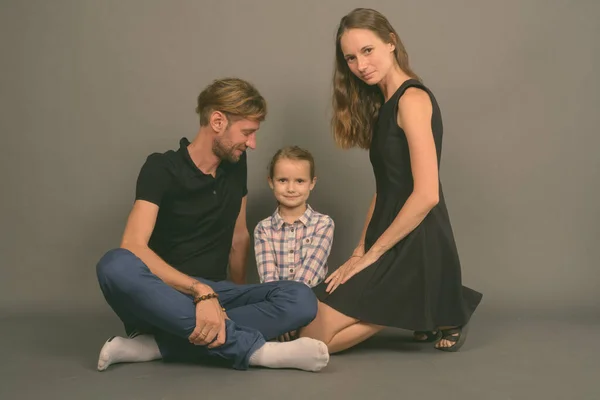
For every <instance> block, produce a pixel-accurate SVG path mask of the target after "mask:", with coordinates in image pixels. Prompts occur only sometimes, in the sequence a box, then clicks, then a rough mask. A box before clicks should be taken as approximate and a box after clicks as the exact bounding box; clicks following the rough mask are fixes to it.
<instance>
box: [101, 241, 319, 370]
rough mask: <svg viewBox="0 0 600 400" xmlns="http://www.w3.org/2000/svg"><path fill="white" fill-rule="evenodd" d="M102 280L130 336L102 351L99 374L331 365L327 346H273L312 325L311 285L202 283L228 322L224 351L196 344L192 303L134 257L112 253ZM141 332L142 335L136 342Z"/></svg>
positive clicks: (310, 342) (311, 343)
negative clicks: (143, 366)
mask: <svg viewBox="0 0 600 400" xmlns="http://www.w3.org/2000/svg"><path fill="white" fill-rule="evenodd" d="M97 275H98V280H99V283H100V288H101V289H102V292H103V294H104V297H105V298H106V301H107V302H108V304H109V305H110V306H111V308H112V309H113V310H114V311H115V313H116V314H117V315H118V316H119V318H120V319H121V320H122V321H123V323H124V324H125V329H126V331H127V334H128V335H129V336H130V337H129V338H122V337H113V338H111V339H109V340H108V341H107V342H106V343H105V344H104V347H103V348H102V350H101V352H100V357H99V360H98V369H99V370H101V371H102V370H104V369H106V368H108V367H109V366H110V365H111V364H114V363H118V362H140V361H150V360H156V359H161V358H162V359H163V360H165V361H188V362H189V361H192V362H193V361H199V360H205V359H207V358H214V357H216V358H221V359H225V360H229V361H230V362H231V366H232V367H233V368H236V369H242V370H243V369H247V368H248V367H249V366H263V367H269V368H296V369H302V370H306V371H319V370H321V369H322V368H324V367H325V366H326V365H327V363H328V361H329V354H328V351H327V346H326V345H325V344H324V343H323V342H320V341H318V340H314V339H309V338H301V339H298V340H294V341H291V342H285V343H279V342H268V341H269V340H271V339H274V338H276V337H278V336H279V335H282V334H284V333H287V332H290V331H293V330H296V329H298V328H299V327H302V326H305V325H307V324H308V323H310V322H311V321H312V320H313V319H314V318H315V316H316V313H317V300H316V297H315V296H314V294H313V292H312V290H311V289H310V288H309V287H307V286H306V285H304V284H302V283H298V282H292V281H281V282H271V283H265V284H260V285H236V284H234V283H231V282H226V281H222V282H211V281H207V280H203V279H200V278H197V279H198V280H199V281H200V282H202V283H204V284H206V285H208V286H210V287H211V288H212V289H213V290H214V292H215V293H216V294H217V295H218V296H219V297H218V299H219V301H220V303H221V305H222V306H223V308H224V309H225V310H226V313H227V316H228V317H229V319H226V320H225V330H226V337H225V342H224V344H223V345H221V346H218V347H214V348H210V346H200V345H194V344H192V343H191V342H190V340H189V337H190V335H191V334H192V332H193V331H194V329H195V327H196V305H194V303H193V301H192V297H191V296H189V295H186V294H183V293H181V292H179V291H177V290H175V289H173V288H171V287H170V286H168V285H167V284H165V283H164V282H163V281H162V280H160V279H159V278H158V277H157V276H156V275H154V274H153V273H152V272H150V270H149V269H148V267H147V266H146V265H145V264H144V263H143V262H142V261H141V260H140V259H139V258H138V257H136V256H135V255H134V254H133V253H131V252H130V251H128V250H125V249H114V250H111V251H109V252H108V253H106V254H105V255H104V256H103V257H102V258H101V259H100V261H99V262H98V265H97ZM136 332H142V334H139V335H137V336H136Z"/></svg>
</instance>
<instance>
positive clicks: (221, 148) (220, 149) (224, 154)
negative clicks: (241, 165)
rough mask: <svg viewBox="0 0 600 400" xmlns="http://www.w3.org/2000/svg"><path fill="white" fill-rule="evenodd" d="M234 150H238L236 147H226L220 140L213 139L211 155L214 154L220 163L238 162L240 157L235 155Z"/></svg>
mask: <svg viewBox="0 0 600 400" xmlns="http://www.w3.org/2000/svg"><path fill="white" fill-rule="evenodd" d="M236 150H238V148H237V146H229V147H228V146H226V145H225V144H224V143H223V142H222V141H221V140H220V139H215V141H214V142H213V153H215V155H216V156H217V157H219V158H220V159H221V160H222V161H228V162H230V163H236V162H238V161H240V156H238V155H236V154H235V152H236ZM239 150H241V149H239Z"/></svg>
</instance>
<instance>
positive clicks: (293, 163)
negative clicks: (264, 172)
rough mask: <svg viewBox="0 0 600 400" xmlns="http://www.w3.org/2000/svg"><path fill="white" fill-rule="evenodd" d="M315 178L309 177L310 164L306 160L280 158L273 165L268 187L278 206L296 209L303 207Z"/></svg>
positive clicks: (313, 185)
mask: <svg viewBox="0 0 600 400" xmlns="http://www.w3.org/2000/svg"><path fill="white" fill-rule="evenodd" d="M315 183H316V178H313V179H311V177H310V163H309V162H308V161H306V160H290V159H287V158H282V159H280V160H278V161H277V162H276V163H275V167H274V168H273V177H272V178H269V186H270V187H271V189H272V190H273V194H274V195H275V198H276V199H277V201H278V202H279V204H280V206H283V207H286V208H296V207H300V206H304V205H305V204H306V201H307V200H308V197H309V196H310V191H311V190H312V189H313V188H314V187H315Z"/></svg>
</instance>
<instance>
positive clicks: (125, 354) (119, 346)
mask: <svg viewBox="0 0 600 400" xmlns="http://www.w3.org/2000/svg"><path fill="white" fill-rule="evenodd" d="M161 358H162V356H161V354H160V350H159V349H158V345H157V344H156V340H154V336H152V335H139V336H136V337H134V338H133V339H127V338H122V337H120V336H115V337H112V338H110V339H108V340H107V341H106V343H104V346H103V347H102V350H100V357H99V358H98V371H104V370H105V369H106V368H108V367H109V366H110V365H111V364H116V363H122V362H143V361H152V360H158V359H161Z"/></svg>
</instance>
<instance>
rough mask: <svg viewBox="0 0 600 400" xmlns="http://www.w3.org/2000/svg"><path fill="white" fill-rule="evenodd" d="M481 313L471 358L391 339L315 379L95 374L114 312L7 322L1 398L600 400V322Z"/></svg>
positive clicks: (220, 371) (208, 373)
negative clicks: (100, 351)
mask: <svg viewBox="0 0 600 400" xmlns="http://www.w3.org/2000/svg"><path fill="white" fill-rule="evenodd" d="M576 314H577V315H574V314H572V313H571V314H569V315H566V316H562V317H559V316H553V317H550V316H548V315H542V314H538V315H533V314H532V313H529V315H528V313H525V312H518V313H517V312H506V311H504V312H498V311H493V310H489V309H486V307H484V306H483V307H481V309H480V310H478V312H477V314H476V316H475V317H474V318H473V321H472V327H471V331H470V336H469V340H468V342H467V344H466V345H465V347H464V348H463V350H462V351H461V352H460V353H456V354H446V353H442V352H439V351H435V350H433V349H431V348H430V346H428V345H417V344H413V343H410V342H409V338H410V336H409V335H410V333H409V332H407V331H401V330H390V331H385V332H383V333H382V334H381V335H379V336H377V337H375V338H373V339H371V340H370V341H368V342H366V343H364V344H363V345H361V346H359V347H357V348H356V349H354V350H352V351H350V352H347V353H345V354H340V355H336V356H333V357H332V359H331V362H330V364H329V366H328V367H327V369H326V370H323V371H322V372H320V373H307V372H301V371H292V370H267V369H255V370H251V371H245V372H242V371H233V370H229V369H224V368H218V367H208V366H198V365H173V364H163V363H161V362H151V363H143V364H127V365H125V364H123V365H117V366H114V367H112V368H111V369H109V370H108V371H106V372H103V373H99V372H97V371H96V370H95V364H96V358H97V355H98V350H99V349H100V346H101V345H102V343H103V341H104V340H105V339H106V338H107V337H108V336H109V335H111V334H114V333H121V326H120V324H119V322H118V320H117V319H116V318H115V317H113V316H112V315H109V314H103V313H98V314H94V313H87V314H84V313H80V314H72V315H48V314H45V315H44V314H39V315H38V314H21V315H7V316H4V317H2V318H0V324H1V327H2V329H0V343H1V344H2V346H1V349H2V352H1V357H0V377H1V381H0V382H1V383H0V399H3V400H7V399H209V398H210V399H215V400H216V399H230V398H231V399H234V398H235V399H237V398H244V399H260V400H268V399H284V400H294V399H312V398H319V399H322V398H328V399H329V398H332V399H333V398H335V399H337V398H344V399H366V400H373V399H405V398H406V399H409V398H410V399H490V400H496V399H497V400H501V399H502V400H507V399H544V400H547V399H600V387H599V383H600V360H599V355H600V351H599V350H600V345H599V344H598V339H599V336H598V332H599V328H600V319H599V318H598V314H597V313H594V312H587V313H576Z"/></svg>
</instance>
